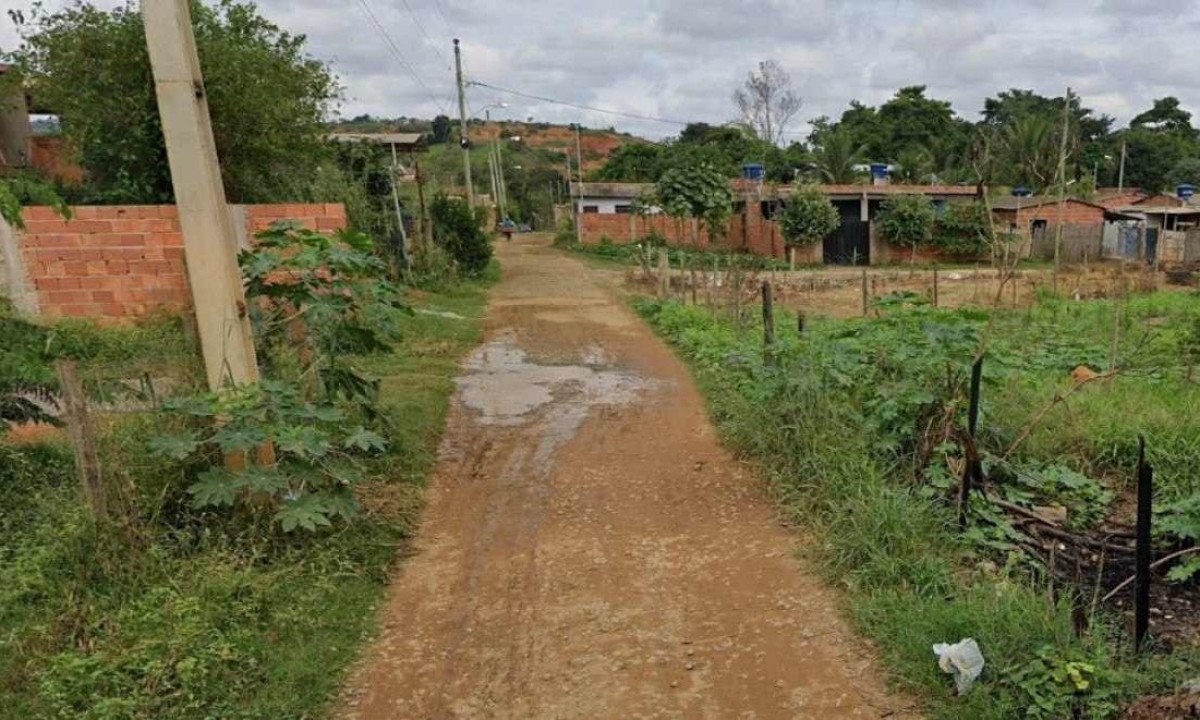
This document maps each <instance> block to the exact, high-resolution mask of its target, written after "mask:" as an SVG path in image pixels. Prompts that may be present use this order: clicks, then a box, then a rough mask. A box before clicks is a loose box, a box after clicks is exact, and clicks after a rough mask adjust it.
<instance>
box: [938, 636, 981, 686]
mask: <svg viewBox="0 0 1200 720" xmlns="http://www.w3.org/2000/svg"><path fill="white" fill-rule="evenodd" d="M933 654H934V655H937V656H938V667H940V668H941V669H942V672H944V673H948V674H950V675H953V676H954V686H955V687H956V688H958V694H959V695H965V694H966V692H967V691H968V690H970V689H971V685H973V684H974V683H975V680H976V679H978V678H979V673H981V672H983V653H981V652H980V651H979V643H977V642H975V638H965V639H963V640H959V641H958V642H956V643H954V644H953V645H947V644H946V643H938V644H936V645H934V646H933Z"/></svg>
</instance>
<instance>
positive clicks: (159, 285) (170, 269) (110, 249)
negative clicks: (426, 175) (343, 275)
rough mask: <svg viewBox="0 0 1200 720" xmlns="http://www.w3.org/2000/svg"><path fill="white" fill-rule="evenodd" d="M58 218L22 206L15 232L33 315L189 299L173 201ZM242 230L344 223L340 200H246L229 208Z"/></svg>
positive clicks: (143, 309)
mask: <svg viewBox="0 0 1200 720" xmlns="http://www.w3.org/2000/svg"><path fill="white" fill-rule="evenodd" d="M73 211H74V213H73V218H72V219H71V220H63V219H62V218H60V217H59V216H58V215H57V214H56V213H55V212H54V211H53V210H52V209H50V208H46V207H31V208H26V209H25V212H24V220H25V224H26V228H25V230H24V231H21V232H19V233H18V234H17V235H18V237H17V244H18V247H19V252H20V259H21V261H22V264H23V266H24V267H23V269H22V270H23V274H24V277H25V287H26V288H27V289H28V290H29V291H30V294H31V295H32V296H33V298H32V299H33V303H32V304H33V307H32V308H31V309H32V310H34V311H35V312H36V313H37V314H39V315H41V316H43V317H47V318H56V317H89V318H97V319H110V320H121V319H127V318H133V317H138V316H142V315H147V314H150V313H154V312H159V311H171V312H178V311H181V310H184V309H186V308H187V307H188V306H189V305H190V302H191V294H190V290H189V288H188V280H187V269H186V266H185V264H184V255H183V234H182V233H181V232H180V228H179V215H178V212H177V211H176V208H175V207H174V206H173V205H141V206H128V205H125V206H89V207H76V208H73ZM231 212H232V214H233V217H234V221H235V225H238V224H239V222H240V228H239V230H242V232H240V233H239V234H240V235H244V236H245V237H252V236H253V234H254V233H255V232H258V231H260V230H262V229H265V228H266V227H268V226H270V225H271V223H273V222H275V221H278V220H295V221H297V222H299V223H301V224H302V225H304V226H305V227H308V228H311V229H314V230H322V231H333V230H337V229H340V228H343V227H345V225H346V212H345V208H344V207H343V206H342V205H341V204H308V205H247V206H234V207H233V208H232V209H231Z"/></svg>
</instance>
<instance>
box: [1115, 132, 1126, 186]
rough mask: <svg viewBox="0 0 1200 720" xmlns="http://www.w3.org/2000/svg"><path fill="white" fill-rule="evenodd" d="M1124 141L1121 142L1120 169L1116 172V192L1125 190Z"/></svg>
mask: <svg viewBox="0 0 1200 720" xmlns="http://www.w3.org/2000/svg"><path fill="white" fill-rule="evenodd" d="M1126 149H1127V148H1126V141H1125V140H1122V141H1121V169H1120V171H1118V172H1117V192H1120V191H1122V190H1124V189H1125V151H1126Z"/></svg>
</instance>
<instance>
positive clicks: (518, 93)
mask: <svg viewBox="0 0 1200 720" xmlns="http://www.w3.org/2000/svg"><path fill="white" fill-rule="evenodd" d="M467 84H468V85H478V86H479V87H485V88H488V89H490V90H495V91H497V92H502V93H507V94H509V95H515V96H517V97H523V98H526V99H528V100H538V101H540V102H546V103H551V104H553V105H565V106H566V107H573V108H576V109H578V110H589V111H591V112H598V113H603V114H605V115H616V116H618V117H625V118H631V119H633V120H648V121H650V122H658V123H665V124H667V125H682V126H686V125H688V123H687V122H685V121H683V120H671V119H668V118H661V117H654V116H652V115H639V114H638V113H631V112H624V111H622V110H610V109H608V108H600V107H595V106H593V105H583V104H581V103H575V102H571V101H569V100H556V99H554V98H549V97H544V96H542V95H533V94H531V93H525V92H521V91H520V90H512V89H509V88H502V87H499V86H497V85H491V84H489V83H485V82H480V81H478V80H473V81H471V82H470V83H467Z"/></svg>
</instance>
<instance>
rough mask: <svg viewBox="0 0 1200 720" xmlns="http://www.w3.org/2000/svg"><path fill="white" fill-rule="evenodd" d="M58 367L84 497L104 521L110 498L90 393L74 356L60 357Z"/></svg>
mask: <svg viewBox="0 0 1200 720" xmlns="http://www.w3.org/2000/svg"><path fill="white" fill-rule="evenodd" d="M56 369H57V370H58V383H59V385H60V391H61V392H62V398H63V415H64V416H65V420H66V422H67V432H68V433H69V434H70V436H71V445H72V446H73V447H74V449H75V470H76V472H77V473H78V474H79V484H80V485H81V486H82V487H83V497H84V499H85V500H86V501H87V504H88V508H90V509H91V511H92V517H93V518H94V519H95V520H97V521H103V520H105V519H107V518H108V500H107V499H106V498H105V495H104V483H103V479H102V478H101V476H100V456H99V455H98V454H97V453H96V436H95V431H94V430H93V428H92V419H91V417H90V416H89V415H88V405H87V396H86V395H84V393H83V384H82V383H80V382H79V374H78V372H77V369H76V366H75V361H74V360H60V361H59V362H58V363H57V366H56Z"/></svg>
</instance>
